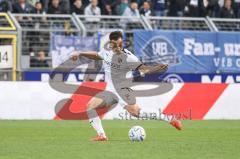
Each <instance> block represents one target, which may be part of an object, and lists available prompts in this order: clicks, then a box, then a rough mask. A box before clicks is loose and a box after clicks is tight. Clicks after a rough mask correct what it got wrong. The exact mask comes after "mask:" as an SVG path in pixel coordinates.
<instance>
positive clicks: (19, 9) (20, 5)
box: [12, 0, 35, 13]
mask: <svg viewBox="0 0 240 159" xmlns="http://www.w3.org/2000/svg"><path fill="white" fill-rule="evenodd" d="M12 7H13V13H34V10H35V9H34V7H33V6H32V5H31V4H29V3H27V2H26V0H18V2H17V3H14V4H13V6H12Z"/></svg>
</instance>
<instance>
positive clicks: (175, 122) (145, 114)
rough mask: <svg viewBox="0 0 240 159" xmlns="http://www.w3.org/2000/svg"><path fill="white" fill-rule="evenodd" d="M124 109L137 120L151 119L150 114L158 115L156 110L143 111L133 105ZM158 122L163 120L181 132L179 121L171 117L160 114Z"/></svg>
mask: <svg viewBox="0 0 240 159" xmlns="http://www.w3.org/2000/svg"><path fill="white" fill-rule="evenodd" d="M125 109H126V110H127V111H128V112H129V113H130V114H131V115H133V116H135V117H139V118H151V114H153V113H154V114H159V112H158V110H156V111H155V112H154V111H152V110H151V111H150V110H143V109H141V108H140V107H139V106H138V105H137V104H133V105H127V106H126V107H125ZM158 119H159V120H163V121H166V122H168V123H169V124H171V125H172V126H173V127H175V128H176V129H177V130H182V127H183V126H182V123H181V121H180V120H177V119H175V118H174V117H172V116H168V115H166V114H163V113H161V114H160V116H159V117H158Z"/></svg>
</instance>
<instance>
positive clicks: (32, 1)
mask: <svg viewBox="0 0 240 159" xmlns="http://www.w3.org/2000/svg"><path fill="white" fill-rule="evenodd" d="M27 2H28V3H29V4H31V5H32V6H35V4H36V3H37V2H39V0H27Z"/></svg>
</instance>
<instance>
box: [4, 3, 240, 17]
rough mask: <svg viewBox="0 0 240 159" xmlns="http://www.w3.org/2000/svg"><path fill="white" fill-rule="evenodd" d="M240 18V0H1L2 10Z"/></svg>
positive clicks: (41, 12)
mask: <svg viewBox="0 0 240 159" xmlns="http://www.w3.org/2000/svg"><path fill="white" fill-rule="evenodd" d="M7 11H10V12H13V13H25V14H27V13H36V14H44V13H46V14H72V13H76V14H80V15H124V16H138V15H145V16H178V17H181V16H188V17H205V16H210V17H221V18H240V0H0V12H7Z"/></svg>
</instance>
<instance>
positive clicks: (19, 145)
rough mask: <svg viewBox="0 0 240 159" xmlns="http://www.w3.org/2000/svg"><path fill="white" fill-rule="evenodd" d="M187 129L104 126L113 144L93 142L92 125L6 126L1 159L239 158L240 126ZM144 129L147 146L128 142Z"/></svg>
mask: <svg viewBox="0 0 240 159" xmlns="http://www.w3.org/2000/svg"><path fill="white" fill-rule="evenodd" d="M183 123H184V130H183V131H180V132H179V131H176V130H175V129H174V128H173V127H171V126H170V125H168V124H167V123H164V122H159V121H118V120H113V121H107V120H105V121H103V125H104V128H105V130H106V132H107V135H108V137H109V139H110V141H108V142H92V141H89V139H90V138H91V137H93V136H95V132H94V131H93V129H92V128H91V127H90V125H89V123H88V122H86V121H4V120H2V121H0V159H55V158H56V159H110V158H111V159H113V158H116V159H118V158H131V159H133V158H134V159H160V158H161V159H239V158H240V121H237V120H236V121H224V120H221V121H184V122H183ZM134 125H140V126H143V127H144V128H145V130H146V133H147V138H146V140H145V141H144V142H137V143H133V142H131V141H129V139H128V130H129V129H130V127H131V126H134Z"/></svg>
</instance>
